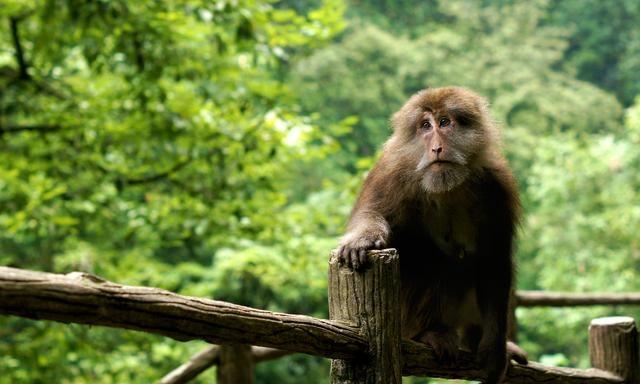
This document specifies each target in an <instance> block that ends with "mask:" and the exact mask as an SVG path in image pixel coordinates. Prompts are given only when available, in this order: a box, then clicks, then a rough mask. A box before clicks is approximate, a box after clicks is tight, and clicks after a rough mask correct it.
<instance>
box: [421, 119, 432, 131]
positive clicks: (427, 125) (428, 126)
mask: <svg viewBox="0 0 640 384" xmlns="http://www.w3.org/2000/svg"><path fill="white" fill-rule="evenodd" d="M421 128H422V129H426V130H429V129H431V122H429V120H425V121H423V122H422V125H421Z"/></svg>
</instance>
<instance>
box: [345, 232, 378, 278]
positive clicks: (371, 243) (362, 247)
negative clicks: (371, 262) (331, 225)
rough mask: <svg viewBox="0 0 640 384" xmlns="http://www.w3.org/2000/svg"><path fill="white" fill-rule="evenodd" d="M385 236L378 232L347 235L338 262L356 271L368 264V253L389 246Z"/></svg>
mask: <svg viewBox="0 0 640 384" xmlns="http://www.w3.org/2000/svg"><path fill="white" fill-rule="evenodd" d="M385 237H386V236H385V235H384V234H382V233H376V232H373V231H371V232H365V233H360V234H356V233H347V234H346V235H345V236H344V237H343V238H342V241H341V242H340V247H339V248H338V261H339V262H340V264H341V265H346V266H347V267H349V268H353V269H356V270H359V269H362V268H363V267H364V266H365V265H366V264H367V251H368V250H371V249H383V248H384V247H385V246H386V245H387V241H386V239H385Z"/></svg>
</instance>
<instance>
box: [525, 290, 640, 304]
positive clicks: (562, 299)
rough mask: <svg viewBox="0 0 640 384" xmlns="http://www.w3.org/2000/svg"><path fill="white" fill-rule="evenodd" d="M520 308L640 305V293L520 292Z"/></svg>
mask: <svg viewBox="0 0 640 384" xmlns="http://www.w3.org/2000/svg"><path fill="white" fill-rule="evenodd" d="M515 302H516V305H517V306H518V307H577V306H591V305H639V304H640V293H630V292H628V293H573V292H547V291H518V292H517V293H516V298H515Z"/></svg>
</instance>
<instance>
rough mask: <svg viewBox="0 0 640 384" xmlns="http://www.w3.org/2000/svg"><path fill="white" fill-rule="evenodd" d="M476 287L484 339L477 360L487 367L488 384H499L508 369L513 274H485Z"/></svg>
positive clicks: (481, 340) (479, 346)
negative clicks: (509, 302)
mask: <svg viewBox="0 0 640 384" xmlns="http://www.w3.org/2000/svg"><path fill="white" fill-rule="evenodd" d="M484 272H485V273H486V275H485V277H484V278H481V280H480V281H479V284H478V288H477V294H478V305H479V307H480V312H481V314H482V337H481V339H480V343H479V344H478V352H477V355H476V356H477V360H478V361H479V362H480V363H482V364H483V365H484V366H485V367H486V368H485V369H486V373H487V379H486V381H484V383H485V384H489V383H491V384H494V383H499V382H500V380H501V379H502V378H503V377H504V373H505V371H506V368H507V306H508V300H509V289H510V285H511V276H510V272H509V273H507V274H506V276H505V275H502V276H499V274H496V273H495V271H494V273H491V272H488V271H486V270H485V271H484Z"/></svg>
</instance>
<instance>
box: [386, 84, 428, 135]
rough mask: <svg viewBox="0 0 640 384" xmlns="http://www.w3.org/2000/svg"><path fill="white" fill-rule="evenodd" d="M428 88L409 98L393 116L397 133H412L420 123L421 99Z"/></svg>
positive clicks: (392, 125)
mask: <svg viewBox="0 0 640 384" xmlns="http://www.w3.org/2000/svg"><path fill="white" fill-rule="evenodd" d="M425 92H426V90H424V89H423V90H422V91H419V92H417V93H415V94H414V95H413V96H411V97H410V98H409V100H408V101H407V102H406V103H405V104H404V105H403V106H402V108H400V110H399V111H398V112H396V113H394V114H393V116H391V127H392V128H393V131H394V132H396V133H407V134H409V133H412V132H413V131H414V129H415V127H416V124H417V123H418V121H417V120H418V118H419V117H420V114H421V112H422V111H421V110H420V105H419V104H420V103H419V100H420V99H421V98H422V96H423V95H424V94H425Z"/></svg>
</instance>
